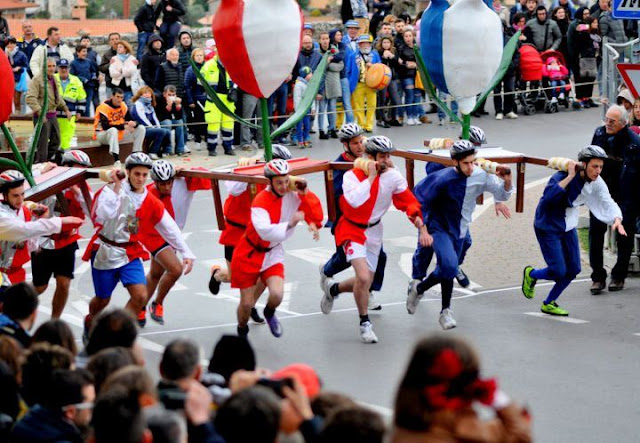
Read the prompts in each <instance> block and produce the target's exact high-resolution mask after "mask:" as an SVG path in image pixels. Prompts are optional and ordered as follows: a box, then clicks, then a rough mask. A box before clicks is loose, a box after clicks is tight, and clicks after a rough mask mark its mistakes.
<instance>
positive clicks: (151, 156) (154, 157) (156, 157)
mask: <svg viewBox="0 0 640 443" xmlns="http://www.w3.org/2000/svg"><path fill="white" fill-rule="evenodd" d="M149 158H150V159H151V160H158V154H154V153H153V152H152V153H151V154H149Z"/></svg>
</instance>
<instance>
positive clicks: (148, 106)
mask: <svg viewBox="0 0 640 443" xmlns="http://www.w3.org/2000/svg"><path fill="white" fill-rule="evenodd" d="M138 101H139V102H140V103H142V106H144V112H145V114H153V113H154V112H155V111H154V110H153V105H152V101H151V98H147V97H142V96H141V97H140V98H138Z"/></svg>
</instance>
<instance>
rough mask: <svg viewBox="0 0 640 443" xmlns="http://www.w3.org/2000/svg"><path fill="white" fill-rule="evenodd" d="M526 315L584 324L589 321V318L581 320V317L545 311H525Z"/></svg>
mask: <svg viewBox="0 0 640 443" xmlns="http://www.w3.org/2000/svg"><path fill="white" fill-rule="evenodd" d="M524 314H525V315H531V316H533V317H540V318H547V319H549V320H555V321H561V322H563V323H574V324H583V323H589V321H587V320H580V319H579V318H571V317H561V316H557V315H549V314H545V313H544V312H525V313H524Z"/></svg>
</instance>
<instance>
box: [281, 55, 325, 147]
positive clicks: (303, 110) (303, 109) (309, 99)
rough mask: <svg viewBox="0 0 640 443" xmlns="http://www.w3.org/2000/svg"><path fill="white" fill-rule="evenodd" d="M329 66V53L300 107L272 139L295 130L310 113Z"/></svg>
mask: <svg viewBox="0 0 640 443" xmlns="http://www.w3.org/2000/svg"><path fill="white" fill-rule="evenodd" d="M328 64H329V51H327V52H325V53H324V56H323V57H322V60H320V64H319V65H318V67H317V68H316V70H315V71H313V77H311V81H310V82H309V84H308V85H307V90H306V91H305V92H304V95H303V96H302V100H301V101H300V106H298V109H297V110H296V112H294V113H293V115H292V116H291V117H289V118H288V119H287V121H285V122H284V123H283V124H282V125H281V126H280V127H279V128H278V129H276V130H275V131H274V132H273V134H271V138H272V139H273V138H277V137H279V136H281V135H282V134H284V133H285V132H287V131H288V130H289V129H291V128H293V127H294V126H295V125H296V124H298V122H299V121H300V120H302V118H303V117H304V116H305V115H307V113H308V112H309V108H311V105H312V104H313V101H314V100H315V99H316V95H317V94H318V89H320V85H321V84H322V79H323V78H324V72H325V71H326V70H327V65H328Z"/></svg>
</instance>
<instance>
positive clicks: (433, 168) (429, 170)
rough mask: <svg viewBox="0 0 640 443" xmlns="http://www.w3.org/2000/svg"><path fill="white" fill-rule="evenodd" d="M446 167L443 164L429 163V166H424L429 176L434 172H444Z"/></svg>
mask: <svg viewBox="0 0 640 443" xmlns="http://www.w3.org/2000/svg"><path fill="white" fill-rule="evenodd" d="M446 167H447V166H446V165H443V164H442V163H436V162H427V164H426V165H424V172H426V173H427V175H429V174H433V173H434V172H438V171H442V170H443V169H445V168H446Z"/></svg>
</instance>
